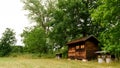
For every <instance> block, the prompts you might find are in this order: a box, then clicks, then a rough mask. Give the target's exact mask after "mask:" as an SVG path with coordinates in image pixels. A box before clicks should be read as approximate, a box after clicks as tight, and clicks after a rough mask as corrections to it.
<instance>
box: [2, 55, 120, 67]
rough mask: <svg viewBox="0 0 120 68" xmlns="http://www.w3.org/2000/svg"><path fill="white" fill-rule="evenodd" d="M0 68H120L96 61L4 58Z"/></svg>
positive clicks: (119, 65) (115, 63)
mask: <svg viewBox="0 0 120 68" xmlns="http://www.w3.org/2000/svg"><path fill="white" fill-rule="evenodd" d="M0 68H120V63H118V62H112V63H110V64H107V63H102V64H99V63H97V61H88V62H82V61H78V60H67V59H60V60H58V59H32V58H20V57H19V58H18V57H17V58H13V57H4V58H0Z"/></svg>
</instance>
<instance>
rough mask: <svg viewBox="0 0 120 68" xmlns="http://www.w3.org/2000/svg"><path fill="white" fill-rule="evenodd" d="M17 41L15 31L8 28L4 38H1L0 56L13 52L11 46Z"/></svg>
mask: <svg viewBox="0 0 120 68" xmlns="http://www.w3.org/2000/svg"><path fill="white" fill-rule="evenodd" d="M15 42H16V39H15V33H14V32H13V30H12V29H10V28H6V30H5V32H4V33H3V36H2V38H1V39H0V56H6V55H9V53H10V52H11V46H12V45H14V44H15Z"/></svg>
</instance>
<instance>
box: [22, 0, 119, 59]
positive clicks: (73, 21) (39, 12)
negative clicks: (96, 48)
mask: <svg viewBox="0 0 120 68" xmlns="http://www.w3.org/2000/svg"><path fill="white" fill-rule="evenodd" d="M22 2H23V3H24V9H25V10H28V11H29V13H28V17H29V18H30V19H31V20H32V21H34V22H35V23H36V24H37V25H36V26H37V28H34V29H29V30H30V31H24V33H23V37H24V43H25V42H26V43H29V45H31V46H33V45H35V44H36V43H38V42H39V41H36V42H34V43H32V42H29V41H30V40H33V38H34V40H39V39H40V38H39V37H41V39H40V40H42V44H43V43H45V42H47V43H48V44H51V45H53V47H54V46H59V47H60V48H62V47H64V45H66V43H67V42H68V41H70V40H72V39H76V38H79V37H83V36H87V35H95V36H96V37H97V38H99V40H100V42H101V45H103V47H102V46H100V48H101V49H103V50H106V51H108V52H111V53H112V54H114V55H115V56H116V57H120V48H119V47H120V43H119V42H120V38H119V34H120V32H119V28H120V24H119V23H120V13H119V12H120V1H119V0H47V1H44V0H22ZM41 29H42V30H41ZM34 31H35V32H34ZM36 31H37V32H38V33H37V32H36ZM34 35H36V36H37V37H34ZM40 35H42V36H40ZM38 38H39V39H38ZM26 39H27V40H26ZM45 39H46V40H47V41H44V40H45ZM48 40H49V41H48ZM26 43H25V44H26ZM39 44H41V43H40V42H39ZM27 45H28V44H26V46H27ZM42 46H43V47H44V46H45V44H43V45H42ZM53 49H54V48H53Z"/></svg>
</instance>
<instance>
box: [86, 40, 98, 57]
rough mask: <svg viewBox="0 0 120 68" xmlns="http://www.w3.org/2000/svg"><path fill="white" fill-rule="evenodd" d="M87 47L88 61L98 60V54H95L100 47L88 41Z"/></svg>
mask: <svg viewBox="0 0 120 68" xmlns="http://www.w3.org/2000/svg"><path fill="white" fill-rule="evenodd" d="M85 45H86V57H87V58H88V59H93V58H96V56H97V54H96V53H95V52H96V51H97V50H98V45H96V44H94V43H93V42H90V41H86V42H85Z"/></svg>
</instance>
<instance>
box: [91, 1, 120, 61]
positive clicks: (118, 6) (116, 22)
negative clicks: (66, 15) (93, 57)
mask: <svg viewBox="0 0 120 68" xmlns="http://www.w3.org/2000/svg"><path fill="white" fill-rule="evenodd" d="M99 3H100V5H99V6H98V7H97V9H95V10H94V12H93V13H92V19H93V20H94V21H95V23H98V24H100V25H101V26H102V27H104V28H106V29H105V30H103V32H102V33H101V35H100V40H101V42H102V43H103V45H104V47H103V50H106V51H108V52H110V53H111V54H113V55H115V56H116V58H117V59H118V60H119V58H120V43H119V42H120V38H119V35H120V32H119V28H120V13H119V12H120V0H100V1H99Z"/></svg>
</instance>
